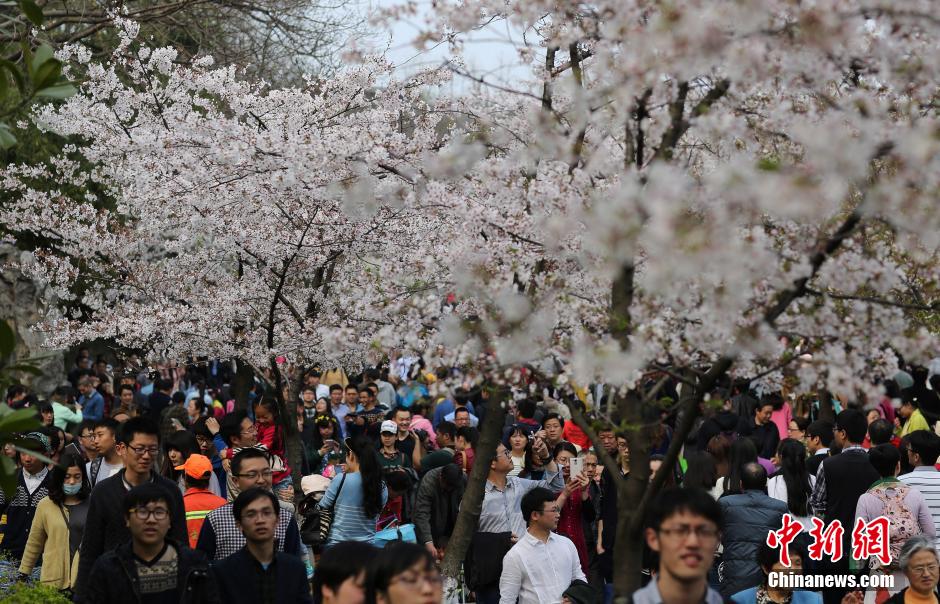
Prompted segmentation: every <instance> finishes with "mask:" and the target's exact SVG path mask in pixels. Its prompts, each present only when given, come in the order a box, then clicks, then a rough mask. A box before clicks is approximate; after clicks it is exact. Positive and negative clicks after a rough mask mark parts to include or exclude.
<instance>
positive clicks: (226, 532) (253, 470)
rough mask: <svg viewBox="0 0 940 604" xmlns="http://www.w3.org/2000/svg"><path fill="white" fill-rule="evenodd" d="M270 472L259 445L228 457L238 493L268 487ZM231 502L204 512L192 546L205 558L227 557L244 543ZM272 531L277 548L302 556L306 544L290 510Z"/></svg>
mask: <svg viewBox="0 0 940 604" xmlns="http://www.w3.org/2000/svg"><path fill="white" fill-rule="evenodd" d="M273 475H274V474H273V472H272V471H271V464H270V462H269V461H268V457H267V455H266V454H265V453H264V452H263V451H260V450H259V449H253V448H249V449H243V450H242V451H239V453H238V454H237V455H236V456H235V458H234V459H232V476H233V477H234V478H235V481H236V483H237V486H238V491H239V493H241V491H245V490H248V489H251V488H261V489H266V490H268V491H272V485H271V481H272V479H273ZM177 490H179V489H177ZM272 492H273V491H272ZM233 506H234V503H226V504H225V505H223V506H221V507H218V508H216V509H214V510H212V511H211V512H209V515H208V516H206V520H205V522H204V523H203V525H202V530H201V531H200V532H199V540H198V541H197V542H196V549H198V550H202V551H203V552H205V554H206V556H207V557H208V558H209V560H222V559H223V558H227V557H228V556H231V555H232V554H234V553H235V552H237V551H238V550H239V549H241V548H242V547H244V545H245V536H244V535H243V534H242V532H241V530H240V529H239V528H238V524H237V523H236V522H235V516H234V515H233V514H232V508H233ZM279 507H281V506H280V505H279ZM274 533H275V534H274V536H275V537H276V538H277V549H278V551H281V552H287V553H289V554H294V555H295V556H297V557H299V558H306V556H307V548H306V547H304V545H303V543H302V542H301V541H300V529H299V528H298V527H297V522H295V521H294V515H293V514H292V513H291V512H290V510H287V509H284V510H281V513H280V514H279V515H278V519H277V524H276V526H275V529H274Z"/></svg>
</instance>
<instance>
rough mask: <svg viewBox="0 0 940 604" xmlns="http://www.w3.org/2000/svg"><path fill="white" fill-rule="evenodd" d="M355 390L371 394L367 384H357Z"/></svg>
mask: <svg viewBox="0 0 940 604" xmlns="http://www.w3.org/2000/svg"><path fill="white" fill-rule="evenodd" d="M356 391H357V392H368V393H369V394H370V395H371V394H372V391H371V390H369V385H368V384H359V386H358V387H357V388H356Z"/></svg>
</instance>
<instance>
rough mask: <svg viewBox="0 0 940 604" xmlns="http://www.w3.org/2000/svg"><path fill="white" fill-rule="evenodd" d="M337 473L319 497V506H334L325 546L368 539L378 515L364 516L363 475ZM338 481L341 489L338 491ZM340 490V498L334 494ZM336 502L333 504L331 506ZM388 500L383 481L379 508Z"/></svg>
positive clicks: (373, 534) (370, 537) (372, 537)
mask: <svg viewBox="0 0 940 604" xmlns="http://www.w3.org/2000/svg"><path fill="white" fill-rule="evenodd" d="M345 476H346V480H343V474H337V475H336V477H335V478H334V479H333V480H332V482H330V486H329V488H328V489H327V490H326V493H324V494H323V499H321V500H320V507H321V508H324V509H326V508H329V507H331V506H332V507H333V524H332V525H331V526H330V537H329V539H327V542H326V545H327V546H331V545H336V544H337V543H342V542H344V541H369V542H371V541H372V540H373V539H374V538H375V523H376V522H377V521H378V519H379V515H378V514H376V515H375V516H372V517H369V516H366V513H365V510H363V509H362V474H360V473H359V472H350V473H348V474H346V475H345ZM340 483H342V485H343V488H342V490H340ZM337 492H339V497H337V495H336V493H337ZM334 502H335V505H334ZM387 502H388V489H386V488H385V483H384V482H383V483H382V507H385V504H386V503H387Z"/></svg>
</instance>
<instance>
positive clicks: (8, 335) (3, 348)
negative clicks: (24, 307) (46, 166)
mask: <svg viewBox="0 0 940 604" xmlns="http://www.w3.org/2000/svg"><path fill="white" fill-rule="evenodd" d="M6 127H7V125H6V124H0V131H2V130H3V128H6ZM13 142H16V139H13ZM15 348H16V334H14V333H13V328H12V327H10V324H9V323H7V322H6V321H0V358H2V357H6V356H10V355H11V354H13V350H14V349H15Z"/></svg>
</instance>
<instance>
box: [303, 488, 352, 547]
mask: <svg viewBox="0 0 940 604" xmlns="http://www.w3.org/2000/svg"><path fill="white" fill-rule="evenodd" d="M344 482H346V473H345V472H344V473H343V476H342V478H340V479H339V488H338V489H336V497H334V498H333V503H332V504H330V507H328V508H321V507H319V505H317V502H316V501H315V500H313V499H312V498H308V499H305V500H304V501H303V502H302V503H301V507H302V508H303V509H301V510H300V512H301V515H302V516H303V519H304V520H303V525H302V526H301V527H300V540H301V541H303V542H304V544H306V545H310V546H312V547H322V546H323V544H325V543H326V542H327V540H328V539H329V538H330V528H332V526H333V508H335V507H336V502H337V501H338V500H339V494H340V493H342V492H343V483H344Z"/></svg>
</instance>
